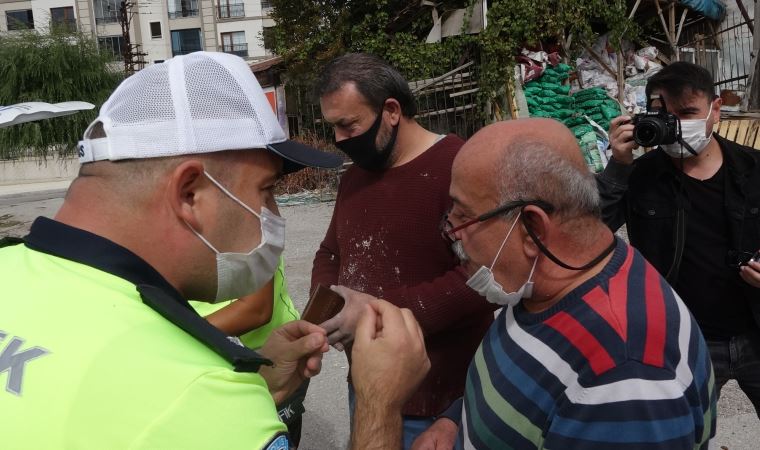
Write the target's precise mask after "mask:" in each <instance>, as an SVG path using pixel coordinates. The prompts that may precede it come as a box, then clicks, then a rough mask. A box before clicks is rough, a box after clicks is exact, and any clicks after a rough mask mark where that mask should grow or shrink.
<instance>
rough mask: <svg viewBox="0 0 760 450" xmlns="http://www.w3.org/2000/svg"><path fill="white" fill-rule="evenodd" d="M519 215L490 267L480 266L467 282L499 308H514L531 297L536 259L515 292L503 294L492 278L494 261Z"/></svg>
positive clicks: (508, 234)
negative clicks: (525, 279)
mask: <svg viewBox="0 0 760 450" xmlns="http://www.w3.org/2000/svg"><path fill="white" fill-rule="evenodd" d="M520 214H522V213H518V214H517V218H515V221H514V222H512V226H511V227H510V228H509V231H508V232H507V237H505V238H504V241H502V243H501V247H499V251H498V252H496V257H495V258H494V259H493V262H492V263H491V267H486V266H481V267H480V269H478V271H477V272H475V273H474V274H473V275H472V276H471V277H470V279H469V280H467V286H469V287H470V288H472V289H473V290H474V291H475V292H477V293H478V294H480V295H482V296H483V297H485V298H486V300H488V301H489V302H491V303H494V304H497V305H501V306H515V305H516V304H517V303H519V302H520V299H523V298H530V297H531V296H532V295H533V281H531V278H533V271H534V270H536V262H537V261H538V257H537V258H536V259H535V260H533V267H532V268H531V269H530V274H529V275H528V280H527V281H526V282H525V283H523V285H522V286H520V288H519V289H518V290H516V291H515V292H504V288H503V287H502V286H501V284H499V283H498V282H497V281H496V279H495V278H494V276H493V267H494V265H495V264H496V261H497V260H498V259H499V255H500V254H501V251H502V250H503V249H504V245H505V244H506V243H507V240H508V239H509V236H510V235H511V234H512V230H514V229H515V225H516V224H517V221H518V220H519V219H520Z"/></svg>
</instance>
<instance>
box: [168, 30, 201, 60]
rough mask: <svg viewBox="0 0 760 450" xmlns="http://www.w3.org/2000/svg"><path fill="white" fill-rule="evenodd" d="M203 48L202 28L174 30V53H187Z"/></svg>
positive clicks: (175, 54) (174, 54)
mask: <svg viewBox="0 0 760 450" xmlns="http://www.w3.org/2000/svg"><path fill="white" fill-rule="evenodd" d="M201 50H203V46H202V45H201V29H200V28H190V29H187V30H172V55H173V56H177V55H186V54H188V53H192V52H199V51H201Z"/></svg>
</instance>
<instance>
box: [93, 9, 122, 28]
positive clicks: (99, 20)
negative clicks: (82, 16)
mask: <svg viewBox="0 0 760 450" xmlns="http://www.w3.org/2000/svg"><path fill="white" fill-rule="evenodd" d="M118 21H119V13H118V12H117V11H112V12H108V13H107V14H105V15H103V16H95V24H97V25H105V24H108V23H117V22H118Z"/></svg>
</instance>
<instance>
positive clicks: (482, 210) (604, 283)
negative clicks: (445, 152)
mask: <svg viewBox="0 0 760 450" xmlns="http://www.w3.org/2000/svg"><path fill="white" fill-rule="evenodd" d="M449 192H450V195H451V198H452V200H453V207H452V209H451V211H450V212H449V214H448V215H447V216H446V217H445V218H444V219H443V233H444V234H445V235H446V236H448V238H449V239H450V240H451V242H452V245H453V247H454V249H455V251H456V253H458V254H459V257H460V258H461V259H462V260H463V261H466V263H467V266H468V267H469V272H470V274H471V276H470V278H469V280H468V282H467V284H468V285H469V286H470V287H472V288H473V289H475V290H476V291H477V292H479V293H480V294H481V295H483V296H484V297H486V299H487V300H488V301H489V302H492V303H495V304H498V305H502V306H504V308H503V309H502V310H501V312H500V313H499V316H498V317H497V319H496V320H495V321H494V323H493V325H492V326H491V328H490V329H489V331H488V333H487V334H486V336H485V338H484V339H483V342H482V344H481V346H480V348H479V349H478V351H477V353H476V354H475V357H474V358H473V361H472V363H471V364H470V367H469V370H468V374H467V384H466V390H465V395H464V397H463V400H462V401H460V402H457V403H455V404H453V405H452V407H451V408H449V410H448V411H447V412H446V414H444V417H442V418H439V419H438V420H437V421H436V422H435V423H434V424H433V425H432V426H431V428H430V429H428V430H427V431H426V432H425V433H423V434H422V435H421V436H420V437H419V438H418V439H417V441H415V444H414V446H413V449H415V450H427V449H450V448H452V447H456V448H458V449H459V448H478V449H494V448H516V449H535V448H551V449H576V448H583V449H610V448H631V449H634V448H635V449H666V448H667V449H692V448H705V449H706V448H707V446H708V440H709V438H710V437H711V436H712V435H713V433H714V427H715V392H714V386H713V377H712V369H711V364H710V358H709V354H708V350H707V346H706V344H705V342H704V340H703V338H702V335H701V333H700V331H699V328H698V327H697V325H696V323H695V322H694V321H693V320H692V318H691V316H690V315H689V312H688V310H687V309H686V307H685V306H684V304H683V303H682V302H681V301H680V300H679V299H678V296H677V295H676V294H675V292H674V291H673V289H672V288H671V287H670V286H669V285H668V284H667V283H666V282H665V280H664V279H663V278H662V277H661V276H660V275H659V274H658V273H657V271H656V270H655V269H654V268H653V267H652V266H651V265H649V264H648V263H647V262H646V260H644V258H643V257H642V256H641V254H639V253H638V252H637V251H636V250H635V249H633V248H632V247H630V246H628V245H627V244H626V243H625V242H624V241H622V240H621V239H619V238H617V237H615V236H614V235H613V234H612V232H611V231H610V230H609V228H607V227H606V226H605V224H604V223H603V222H602V221H601V219H600V217H599V215H600V206H599V203H600V201H599V195H598V192H597V188H596V184H595V181H594V178H593V176H592V175H591V174H590V173H589V172H588V169H587V168H586V165H585V163H584V160H583V157H582V156H581V152H580V149H579V148H578V145H577V143H576V141H575V139H574V137H573V135H572V133H570V131H569V130H568V129H567V128H565V127H564V126H563V125H562V124H560V123H559V122H555V121H552V120H549V119H526V120H515V121H508V122H500V123H497V124H494V125H490V126H488V127H486V128H484V129H483V130H481V131H479V132H478V133H477V134H476V135H475V136H473V137H472V138H471V139H470V140H469V141H468V142H467V143H466V144H465V145H464V147H462V150H461V151H460V152H459V154H458V155H457V157H456V159H455V160H454V165H453V169H452V179H451V188H450V191H449ZM475 269H477V270H475Z"/></svg>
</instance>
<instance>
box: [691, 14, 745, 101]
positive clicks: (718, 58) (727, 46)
mask: <svg viewBox="0 0 760 450" xmlns="http://www.w3.org/2000/svg"><path fill="white" fill-rule="evenodd" d="M753 22H755V21H754V20H752V19H750V20H747V19H745V17H744V16H742V14H741V13H739V12H733V13H730V14H728V15H727V16H726V18H725V19H724V20H723V21H722V22H721V23H720V24H718V25H714V24H713V22H711V21H708V20H705V19H703V20H701V21H699V22H697V23H694V24H693V25H691V26H689V27H688V28H687V29H685V30H684V34H685V38H683V39H682V41H681V42H683V44H681V45H680V47H679V59H680V60H681V61H687V62H692V63H695V64H698V65H700V66H702V67H704V68H706V69H707V70H709V71H710V73H711V74H712V75H713V79H714V80H715V86H716V88H717V89H718V90H722V89H732V90H737V91H744V90H745V89H746V83H747V79H748V77H749V74H750V71H751V67H750V62H751V61H750V60H751V52H752V31H750V26H751V25H753ZM755 28H756V27H755Z"/></svg>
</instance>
